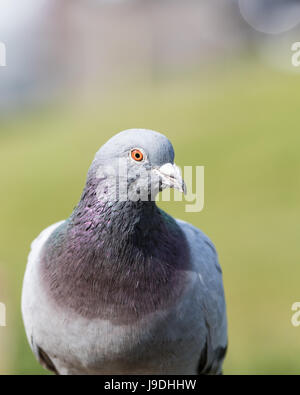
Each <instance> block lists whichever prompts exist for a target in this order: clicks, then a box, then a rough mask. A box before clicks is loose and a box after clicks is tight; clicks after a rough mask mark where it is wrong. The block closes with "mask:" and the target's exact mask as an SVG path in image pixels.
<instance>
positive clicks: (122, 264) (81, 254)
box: [22, 129, 227, 375]
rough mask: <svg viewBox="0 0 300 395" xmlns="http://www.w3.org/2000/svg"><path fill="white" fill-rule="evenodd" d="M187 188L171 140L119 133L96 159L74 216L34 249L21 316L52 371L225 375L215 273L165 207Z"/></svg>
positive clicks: (189, 229)
mask: <svg viewBox="0 0 300 395" xmlns="http://www.w3.org/2000/svg"><path fill="white" fill-rule="evenodd" d="M165 188H176V189H178V190H179V191H181V192H185V189H186V187H185V183H184V181H183V179H182V176H181V172H180V170H179V168H178V167H177V166H176V165H175V163H174V149H173V146H172V144H171V142H170V141H169V140H168V138H167V137H166V136H164V135H163V134H160V133H158V132H155V131H152V130H146V129H130V130H126V131H123V132H120V133H118V134H116V135H115V136H113V137H112V138H111V139H110V140H109V141H108V142H107V143H105V144H104V145H103V146H102V147H101V148H100V150H99V151H98V152H97V153H96V156H95V158H94V161H93V162H92V165H91V167H90V169H89V171H88V175H87V181H86V185H85V188H84V190H83V193H82V196H81V199H80V201H79V203H78V205H77V206H76V207H75V209H74V211H73V212H72V214H71V215H70V217H69V218H68V219H67V220H65V221H62V222H59V223H56V224H54V225H52V226H50V227H49V228H47V229H46V230H44V231H43V232H42V233H41V234H40V236H38V238H37V239H36V240H35V241H34V242H33V243H32V245H31V252H30V254H29V258H28V264H27V267H26V272H25V276H24V283H23V292H22V315H23V321H24V326H25V331H26V335H27V338H28V341H29V344H30V347H31V349H32V351H33V353H34V355H35V357H36V358H37V360H38V362H39V363H40V364H41V365H42V366H43V367H44V368H45V369H48V370H49V371H51V372H53V373H55V374H58V375H105V374H112V375H115V374H120V375H136V374H137V375H150V374H153V375H172V374H176V375H190V374H191V375H210V374H212V375H220V374H222V364H223V361H224V358H225V354H226V350H227V318H226V303H225V297H224V289H223V281H222V270H221V268H220V265H219V263H218V256H217V252H216V249H215V247H214V245H213V244H212V242H211V241H210V239H209V238H208V237H207V236H205V235H204V233H202V232H201V231H200V230H198V229H197V228H195V227H194V226H193V225H190V224H188V223H186V222H184V221H181V220H177V219H174V218H173V217H171V216H170V215H168V214H167V213H166V212H164V211H163V210H161V209H160V208H159V207H158V206H157V203H156V199H155V197H156V195H157V194H158V193H159V192H160V191H162V190H164V189H165Z"/></svg>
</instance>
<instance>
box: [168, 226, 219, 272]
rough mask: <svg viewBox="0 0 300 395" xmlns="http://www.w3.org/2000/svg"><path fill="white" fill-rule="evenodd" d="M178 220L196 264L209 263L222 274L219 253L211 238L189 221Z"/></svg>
mask: <svg viewBox="0 0 300 395" xmlns="http://www.w3.org/2000/svg"><path fill="white" fill-rule="evenodd" d="M176 222H177V224H178V225H179V227H180V228H181V230H182V231H183V233H184V235H185V237H186V239H187V242H188V245H189V248H190V251H191V255H192V259H194V261H195V259H196V262H195V263H196V265H197V266H198V265H201V263H203V264H205V263H208V264H210V265H213V266H214V269H216V270H217V271H218V272H219V273H221V274H222V269H221V266H220V265H219V261H218V253H217V250H216V247H215V246H214V244H213V242H212V241H211V240H210V238H209V237H208V236H206V234H205V233H203V232H202V231H201V230H200V229H198V228H196V227H195V226H194V225H192V224H189V223H188V222H185V221H182V220H181V219H176ZM211 269H212V268H211Z"/></svg>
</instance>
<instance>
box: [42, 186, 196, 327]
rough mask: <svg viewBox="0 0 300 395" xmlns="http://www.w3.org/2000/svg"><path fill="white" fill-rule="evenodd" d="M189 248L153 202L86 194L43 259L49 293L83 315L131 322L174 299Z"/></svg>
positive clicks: (181, 283)
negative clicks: (97, 196) (110, 200)
mask: <svg viewBox="0 0 300 395" xmlns="http://www.w3.org/2000/svg"><path fill="white" fill-rule="evenodd" d="M189 262H190V261H189V248H188V246H187V241H186V239H185V236H184V235H183V233H182V231H181V229H180V227H179V226H178V224H177V222H176V221H175V220H174V219H173V218H172V217H170V216H168V215H167V214H165V213H164V212H163V211H161V210H160V209H159V208H158V207H157V206H156V204H155V202H141V201H139V202H132V201H126V202H109V201H101V199H100V200H99V199H97V198H96V197H95V196H94V195H93V193H92V194H89V193H87V194H86V193H84V194H83V197H82V199H81V201H80V203H79V204H78V206H77V207H76V208H75V210H74V212H73V214H72V215H71V217H70V218H69V219H68V220H67V221H66V222H65V223H64V224H63V225H62V226H61V227H60V228H58V230H57V231H56V232H54V233H53V235H51V237H50V239H49V240H48V242H47V244H46V246H45V248H44V250H43V258H42V268H43V278H44V279H45V281H46V286H47V288H48V290H49V292H50V295H49V297H50V298H52V299H54V300H55V301H56V303H58V304H60V305H61V306H63V307H69V308H70V309H71V310H73V311H75V312H76V313H78V314H80V315H82V316H84V317H87V318H104V319H109V320H111V321H114V322H116V323H129V322H132V321H134V320H136V319H139V318H141V317H143V316H144V315H146V314H149V313H153V312H155V311H157V310H161V309H165V308H167V307H170V306H171V305H172V304H174V303H176V300H178V298H179V296H180V295H181V293H182V292H183V289H184V287H185V283H186V273H187V271H188V270H190V267H189Z"/></svg>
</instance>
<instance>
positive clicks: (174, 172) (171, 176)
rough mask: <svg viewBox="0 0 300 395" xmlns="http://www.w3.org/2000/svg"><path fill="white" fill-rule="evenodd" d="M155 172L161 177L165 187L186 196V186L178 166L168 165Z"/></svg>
mask: <svg viewBox="0 0 300 395" xmlns="http://www.w3.org/2000/svg"><path fill="white" fill-rule="evenodd" d="M155 172H156V173H157V174H158V175H159V177H160V179H161V182H162V185H163V187H165V188H167V187H169V188H175V189H178V190H179V191H180V192H182V193H184V194H186V185H185V182H184V180H183V178H182V176H181V171H180V169H179V167H178V166H176V165H175V164H172V163H166V164H164V165H163V166H161V167H159V168H156V169H155Z"/></svg>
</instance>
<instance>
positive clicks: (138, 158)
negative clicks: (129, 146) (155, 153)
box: [131, 149, 144, 162]
mask: <svg viewBox="0 0 300 395" xmlns="http://www.w3.org/2000/svg"><path fill="white" fill-rule="evenodd" d="M131 157H132V159H133V160H135V161H137V162H141V161H142V160H143V159H144V154H143V153H142V151H140V150H139V149H133V150H132V151H131Z"/></svg>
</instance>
